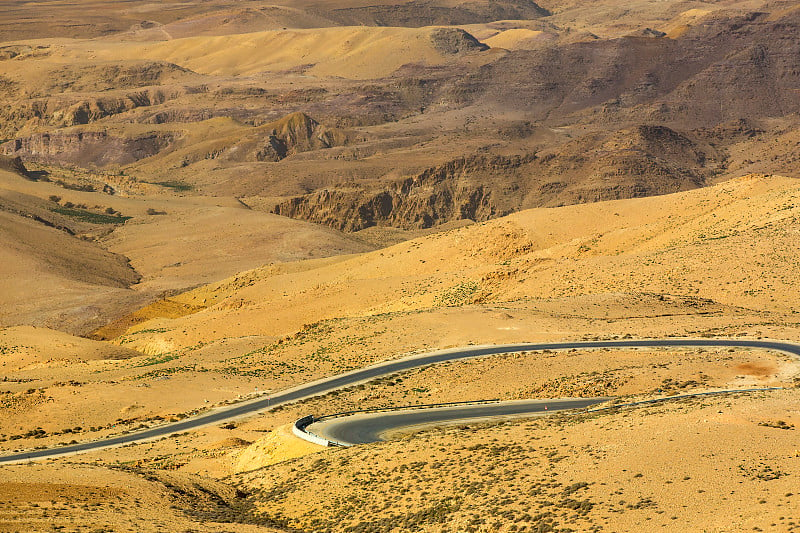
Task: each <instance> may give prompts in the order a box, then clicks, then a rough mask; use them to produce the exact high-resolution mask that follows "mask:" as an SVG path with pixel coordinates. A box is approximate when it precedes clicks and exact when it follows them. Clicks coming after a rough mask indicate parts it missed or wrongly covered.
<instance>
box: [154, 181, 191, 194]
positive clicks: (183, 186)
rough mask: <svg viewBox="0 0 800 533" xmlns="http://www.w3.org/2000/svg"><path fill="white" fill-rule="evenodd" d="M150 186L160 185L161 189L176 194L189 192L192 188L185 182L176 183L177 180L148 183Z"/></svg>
mask: <svg viewBox="0 0 800 533" xmlns="http://www.w3.org/2000/svg"><path fill="white" fill-rule="evenodd" d="M148 183H150V184H151V185H160V186H161V187H165V188H167V189H172V190H173V191H178V192H186V191H191V190H192V189H193V188H194V187H192V186H191V185H189V184H188V183H186V182H183V181H178V180H170V181H156V182H148Z"/></svg>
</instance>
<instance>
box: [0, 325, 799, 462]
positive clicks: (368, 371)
mask: <svg viewBox="0 0 800 533" xmlns="http://www.w3.org/2000/svg"><path fill="white" fill-rule="evenodd" d="M667 347H730V348H760V349H765V350H777V351H780V352H784V353H787V354H789V355H792V356H795V357H800V345H797V344H791V343H788V342H776V341H766V340H765V341H760V340H744V339H706V338H704V339H647V340H633V339H631V340H616V341H575V342H551V343H536V344H508V345H500V346H475V347H465V348H456V349H452V350H444V351H439V352H430V353H425V354H420V355H415V356H411V357H406V358H404V359H397V360H394V361H389V362H386V363H381V364H378V365H373V366H369V367H366V368H363V369H360V370H356V371H353V372H348V373H345V374H339V375H338V376H334V377H332V378H327V379H324V380H319V381H315V382H312V383H308V384H306V385H301V386H299V387H295V388H293V389H289V390H287V391H283V392H279V393H276V394H273V395H272V396H271V397H270V398H259V399H257V400H252V401H248V402H243V403H239V404H236V405H234V406H230V407H225V408H221V409H215V410H213V411H210V412H208V413H204V414H201V415H197V416H195V417H192V418H187V419H184V420H181V421H180V422H174V423H171V424H165V425H163V426H158V427H154V428H152V429H146V430H143V431H137V432H134V433H128V434H125V435H119V436H117V437H111V438H107V439H101V440H97V441H93V442H85V443H81V444H73V445H68V446H61V447H57V448H48V449H43V450H31V451H27V452H21V453H15V454H10V455H6V456H3V457H0V464H3V463H18V462H25V461H28V460H34V459H46V458H51V457H58V456H60V455H71V454H76V453H83V452H89V451H93V450H100V449H103V448H111V447H115V446H123V445H125V444H133V443H136V442H144V441H148V440H153V439H158V438H161V437H166V436H169V435H172V434H173V433H183V432H184V431H190V430H193V429H197V428H200V427H203V426H208V425H211V424H219V423H222V422H226V421H229V420H232V419H236V418H241V417H244V416H247V415H251V414H254V413H257V412H259V411H264V410H268V409H269V408H270V407H275V406H278V405H280V404H284V403H289V402H294V401H297V400H301V399H304V398H309V397H312V396H319V395H321V394H325V393H327V392H330V391H332V390H335V389H341V388H344V387H349V386H351V385H355V384H357V383H360V382H364V381H369V380H372V379H375V378H378V377H381V376H385V375H389V374H394V373H396V372H401V371H404V370H410V369H412V368H418V367H422V366H426V365H431V364H435V363H442V362H445V361H454V360H458V359H469V358H473V357H484V356H487V355H496V354H504V353H513V352H522V351H533V350H569V349H573V348H575V349H588V348H667Z"/></svg>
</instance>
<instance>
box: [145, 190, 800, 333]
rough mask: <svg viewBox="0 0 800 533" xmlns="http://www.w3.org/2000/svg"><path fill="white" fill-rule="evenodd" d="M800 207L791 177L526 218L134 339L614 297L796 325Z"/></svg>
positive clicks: (238, 301) (464, 231) (384, 257)
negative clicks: (670, 300) (684, 303)
mask: <svg viewBox="0 0 800 533" xmlns="http://www.w3.org/2000/svg"><path fill="white" fill-rule="evenodd" d="M798 198H800V184H799V182H798V181H797V180H794V179H791V178H782V177H768V176H747V177H743V178H740V179H735V180H732V181H729V182H725V183H722V184H720V185H717V186H714V187H711V188H707V189H700V190H695V191H690V192H685V193H678V194H673V195H667V196H661V197H653V198H643V199H633V200H621V201H613V202H602V203H597V204H589V205H579V206H568V207H562V208H556V209H534V210H528V211H523V212H521V213H518V214H515V215H511V216H509V217H505V218H502V219H498V220H495V221H491V222H487V223H482V224H478V225H473V226H469V227H466V228H461V229H457V230H454V231H450V232H446V233H442V234H437V235H432V236H428V237H424V238H420V239H417V240H413V241H409V242H406V243H401V244H398V245H396V246H393V247H390V248H387V249H384V250H380V251H376V252H371V253H368V254H365V255H360V256H356V257H354V258H352V259H348V260H345V261H340V262H336V263H335V264H325V265H323V266H321V267H319V268H317V267H316V266H315V265H313V264H308V265H307V266H306V267H301V265H302V264H298V265H294V266H292V268H287V267H280V266H277V267H271V268H269V269H256V270H253V271H249V272H244V273H241V274H239V275H237V276H236V277H233V278H230V279H227V280H225V281H223V282H220V283H215V284H212V285H209V286H206V287H202V288H199V289H196V290H194V291H192V292H188V293H185V294H183V295H181V296H179V297H177V298H176V299H177V300H179V301H182V302H184V303H186V304H189V305H200V304H202V305H205V306H207V307H208V308H207V309H206V310H204V311H203V312H201V313H197V314H194V315H191V316H187V317H183V318H179V319H175V320H154V321H153V322H152V323H149V324H145V325H143V326H141V327H142V328H147V329H150V328H154V327H157V328H162V329H165V330H166V331H165V332H164V333H159V334H154V335H142V336H137V337H138V339H139V340H137V341H136V342H143V343H149V342H150V341H151V340H154V338H157V339H159V340H160V341H167V344H169V345H172V346H188V345H192V344H194V343H196V342H198V341H200V340H203V341H212V340H214V339H215V338H219V337H222V336H240V335H247V334H252V333H254V332H258V333H260V334H264V335H285V334H288V333H291V332H293V331H296V330H297V329H299V328H300V327H301V326H302V325H303V324H307V323H313V322H316V321H318V320H324V319H328V318H333V317H347V316H363V315H380V314H381V313H387V312H398V311H413V310H420V309H426V308H432V307H433V308H438V307H449V306H460V305H464V304H470V303H492V304H497V303H498V302H509V301H520V300H530V299H534V300H535V301H539V302H541V301H543V299H552V298H556V299H562V300H563V299H575V298H582V297H587V296H592V297H598V296H604V295H606V296H607V295H613V294H620V295H633V296H636V295H638V296H641V295H643V294H655V295H681V296H686V297H691V298H696V299H701V300H709V301H713V302H717V303H720V304H724V305H727V306H734V307H735V306H740V307H746V308H750V309H755V310H763V311H771V312H778V313H786V314H794V313H797V312H798V311H800V309H799V308H798V307H797V302H796V301H795V299H794V297H793V294H794V293H795V291H796V288H797V285H798V283H800V280H798V279H797V277H796V276H794V275H793V272H795V271H796V270H797V264H798V259H799V258H798V257H797V251H796V246H795V243H796V239H797V232H798V221H799V220H800V219H798V215H799V214H800V200H798ZM709 258H711V260H709ZM638 296H636V297H638ZM606 312H607V313H608V312H611V311H608V310H607V311H606ZM213 331H216V333H212V332H213Z"/></svg>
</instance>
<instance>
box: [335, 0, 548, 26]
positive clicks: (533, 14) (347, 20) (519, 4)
mask: <svg viewBox="0 0 800 533" xmlns="http://www.w3.org/2000/svg"><path fill="white" fill-rule="evenodd" d="M549 14H550V12H549V11H547V10H546V9H544V8H542V7H540V6H539V5H538V4H536V3H534V2H531V1H530V0H490V1H485V0H483V1H482V0H477V1H471V2H459V3H458V4H457V5H454V6H448V7H444V6H437V5H434V3H433V2H429V1H425V0H413V1H411V2H404V3H400V4H397V5H383V6H382V5H367V6H362V7H348V8H338V9H332V10H330V11H328V12H327V13H326V15H327V16H328V17H329V18H330V19H332V20H335V21H337V22H339V23H341V24H344V25H362V24H363V25H369V26H406V27H420V26H450V25H455V24H479V23H482V22H491V21H495V20H529V19H534V18H539V17H544V16H547V15H549Z"/></svg>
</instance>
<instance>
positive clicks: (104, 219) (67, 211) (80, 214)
mask: <svg viewBox="0 0 800 533" xmlns="http://www.w3.org/2000/svg"><path fill="white" fill-rule="evenodd" d="M50 210H51V211H53V212H54V213H58V214H59V215H64V216H67V217H70V218H74V219H76V220H80V221H81V222H88V223H90V224H124V223H125V222H126V221H128V220H130V219H131V218H133V217H124V216H122V215H120V214H117V215H106V214H102V213H93V212H91V211H87V210H85V209H74V208H70V207H52V208H50Z"/></svg>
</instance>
